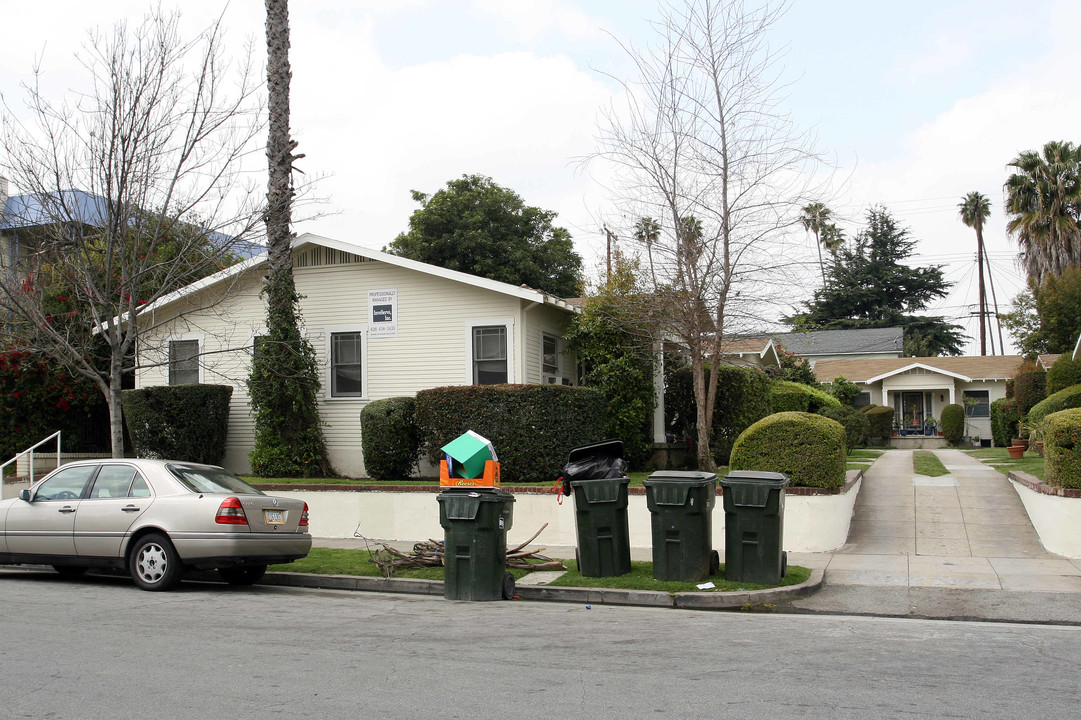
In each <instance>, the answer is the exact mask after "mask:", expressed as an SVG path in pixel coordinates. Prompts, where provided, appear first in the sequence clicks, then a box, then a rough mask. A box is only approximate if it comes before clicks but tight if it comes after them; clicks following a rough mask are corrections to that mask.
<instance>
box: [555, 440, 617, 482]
mask: <svg viewBox="0 0 1081 720" xmlns="http://www.w3.org/2000/svg"><path fill="white" fill-rule="evenodd" d="M626 474H627V461H626V460H624V459H623V441H622V440H605V441H604V442H599V443H594V444H592V445H583V446H582V447H576V448H574V449H573V450H571V452H570V456H569V457H568V459H567V464H566V465H564V466H563V494H564V495H570V494H571V483H572V482H574V481H576V480H598V479H601V478H621V477H623V476H624V475H626Z"/></svg>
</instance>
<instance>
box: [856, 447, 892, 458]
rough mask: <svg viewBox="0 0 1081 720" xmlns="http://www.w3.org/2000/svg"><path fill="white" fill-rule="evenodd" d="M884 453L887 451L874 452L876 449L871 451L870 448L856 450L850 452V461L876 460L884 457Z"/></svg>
mask: <svg viewBox="0 0 1081 720" xmlns="http://www.w3.org/2000/svg"><path fill="white" fill-rule="evenodd" d="M884 452H886V451H885V450H874V449H870V448H856V449H854V450H850V451H849V452H848V459H849V460H852V459H853V458H868V459H871V460H874V459H877V458H880V457H882V453H884Z"/></svg>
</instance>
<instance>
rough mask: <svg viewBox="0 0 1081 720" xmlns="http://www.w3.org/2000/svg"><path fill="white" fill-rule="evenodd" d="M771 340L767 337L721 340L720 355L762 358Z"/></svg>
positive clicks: (767, 350)
mask: <svg viewBox="0 0 1081 720" xmlns="http://www.w3.org/2000/svg"><path fill="white" fill-rule="evenodd" d="M771 345H773V340H771V339H770V338H768V337H732V338H722V339H721V354H722V355H757V356H758V357H760V358H764V357H765V356H766V353H768V352H769V349H770V346H771Z"/></svg>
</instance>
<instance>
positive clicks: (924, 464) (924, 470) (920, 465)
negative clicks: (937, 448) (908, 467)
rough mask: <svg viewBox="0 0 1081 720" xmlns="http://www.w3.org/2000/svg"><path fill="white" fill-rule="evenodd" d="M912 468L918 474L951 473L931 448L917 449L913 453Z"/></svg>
mask: <svg viewBox="0 0 1081 720" xmlns="http://www.w3.org/2000/svg"><path fill="white" fill-rule="evenodd" d="M912 470H913V472H915V473H916V474H917V475H926V476H927V477H939V476H941V475H949V474H950V471H949V470H947V469H946V466H945V465H943V464H942V461H941V460H939V459H938V456H937V455H935V454H934V453H933V452H931V451H930V450H917V451H916V452H914V453H912Z"/></svg>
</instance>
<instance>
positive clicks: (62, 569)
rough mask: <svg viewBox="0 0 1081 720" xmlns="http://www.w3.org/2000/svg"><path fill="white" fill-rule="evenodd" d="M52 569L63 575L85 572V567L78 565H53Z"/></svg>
mask: <svg viewBox="0 0 1081 720" xmlns="http://www.w3.org/2000/svg"><path fill="white" fill-rule="evenodd" d="M53 570H56V571H57V572H58V573H60V574H61V575H63V576H64V577H79V576H80V575H83V574H84V573H86V571H87V568H85V567H79V566H78V565H53Z"/></svg>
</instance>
